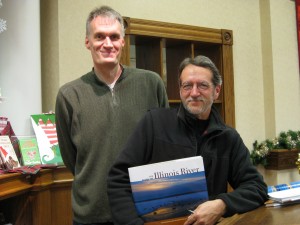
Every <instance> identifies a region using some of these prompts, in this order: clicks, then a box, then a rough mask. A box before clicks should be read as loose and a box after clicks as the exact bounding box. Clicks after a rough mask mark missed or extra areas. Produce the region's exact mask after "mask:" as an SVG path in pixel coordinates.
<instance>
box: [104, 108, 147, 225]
mask: <svg viewBox="0 0 300 225" xmlns="http://www.w3.org/2000/svg"><path fill="white" fill-rule="evenodd" d="M149 118H150V114H149V113H147V114H146V116H145V117H144V118H143V119H142V120H141V121H140V123H139V124H138V125H137V127H136V129H135V131H134V132H133V134H132V135H131V137H130V138H129V140H128V142H127V144H126V145H125V147H124V149H123V151H121V153H120V155H119V157H118V158H117V159H116V161H115V163H114V164H113V166H112V167H111V169H110V172H109V175H108V182H107V183H108V196H109V201H110V207H111V211H112V216H113V220H114V224H116V225H143V224H144V221H143V220H142V218H141V217H139V216H138V214H137V212H136V208H135V204H134V201H133V197H132V192H131V186H130V180H129V174H128V168H129V167H133V166H139V165H143V164H146V163H147V162H148V158H150V155H149V154H148V153H149V152H151V151H150V150H151V149H152V125H151V121H150V119H149Z"/></svg>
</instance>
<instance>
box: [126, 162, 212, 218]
mask: <svg viewBox="0 0 300 225" xmlns="http://www.w3.org/2000/svg"><path fill="white" fill-rule="evenodd" d="M128 171H129V178H130V184H131V190H132V195H133V200H134V203H135V206H136V210H137V213H138V215H139V216H140V217H142V218H143V220H144V221H145V222H151V221H157V220H164V219H171V218H177V217H182V216H186V215H189V214H190V213H191V212H190V210H194V209H195V208H196V207H197V206H198V205H199V204H201V203H203V202H205V201H207V200H208V192H207V184H206V177H205V170H204V165H203V158H202V157H201V156H195V157H189V158H183V159H177V160H170V161H165V162H160V163H153V164H148V165H142V166H137V167H131V168H129V169H128Z"/></svg>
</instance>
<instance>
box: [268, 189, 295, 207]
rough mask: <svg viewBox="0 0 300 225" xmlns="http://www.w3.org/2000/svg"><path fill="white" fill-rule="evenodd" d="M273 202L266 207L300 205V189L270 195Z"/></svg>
mask: <svg viewBox="0 0 300 225" xmlns="http://www.w3.org/2000/svg"><path fill="white" fill-rule="evenodd" d="M269 198H270V200H271V201H269V202H267V203H266V204H265V205H266V206H282V205H288V204H296V203H300V187H297V188H291V189H287V190H281V191H275V192H271V193H269Z"/></svg>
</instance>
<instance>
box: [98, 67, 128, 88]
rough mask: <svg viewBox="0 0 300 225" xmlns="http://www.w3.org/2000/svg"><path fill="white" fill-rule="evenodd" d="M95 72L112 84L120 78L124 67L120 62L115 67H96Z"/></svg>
mask: <svg viewBox="0 0 300 225" xmlns="http://www.w3.org/2000/svg"><path fill="white" fill-rule="evenodd" d="M94 72H95V74H96V75H97V77H98V78H99V79H100V80H102V81H103V82H105V83H106V84H112V83H114V82H115V81H116V80H117V79H119V77H120V75H121V73H122V67H121V65H120V64H118V65H117V66H115V67H113V68H111V67H103V66H101V67H100V68H96V67H94Z"/></svg>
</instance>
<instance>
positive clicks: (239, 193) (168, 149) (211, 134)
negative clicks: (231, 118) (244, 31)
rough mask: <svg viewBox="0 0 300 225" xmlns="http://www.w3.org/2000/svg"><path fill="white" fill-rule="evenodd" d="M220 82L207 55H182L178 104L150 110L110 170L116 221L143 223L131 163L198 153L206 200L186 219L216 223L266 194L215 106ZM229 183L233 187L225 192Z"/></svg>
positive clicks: (234, 133) (237, 138)
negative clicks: (201, 162) (135, 202)
mask: <svg viewBox="0 0 300 225" xmlns="http://www.w3.org/2000/svg"><path fill="white" fill-rule="evenodd" d="M221 85H222V78H221V76H220V74H219V71H218V69H217V68H216V66H215V65H214V64H213V63H212V61H211V60H210V59H209V58H207V57H205V56H197V57H196V58H194V59H191V58H186V59H185V60H183V61H182V63H181V64H180V67H179V86H180V98H181V102H182V103H181V105H180V107H179V109H178V110H176V109H154V110H150V111H148V112H147V114H146V115H145V117H144V118H143V119H142V120H141V121H140V123H139V124H138V126H137V128H136V130H135V132H134V133H133V135H132V136H131V138H130V139H129V140H128V142H127V144H126V146H125V148H124V149H123V151H122V152H121V154H120V155H119V157H118V159H117V160H116V162H115V163H114V165H113V167H112V168H111V170H110V173H109V177H108V194H109V198H110V205H111V209H112V215H113V220H114V223H115V224H118V225H125V224H128V225H129V224H130V225H140V224H144V221H143V220H142V218H140V217H139V216H138V214H137V212H136V210H135V205H134V202H133V199H132V193H131V187H130V181H129V175H128V168H129V167H133V166H139V165H145V164H149V163H156V162H162V161H168V160H173V159H179V158H185V157H192V156H196V155H201V156H202V157H203V161H204V168H205V176H206V180H207V189H208V194H209V201H206V202H204V203H202V204H200V205H199V206H198V207H197V208H196V209H195V210H194V213H193V214H192V215H190V216H189V217H188V218H187V220H186V222H185V224H184V225H190V224H195V225H196V224H197V225H198V224H215V223H216V222H217V221H218V220H219V219H220V218H221V217H222V216H223V217H227V216H232V215H233V214H235V213H244V212H247V211H250V210H253V209H255V208H257V207H259V206H260V205H262V204H263V203H264V202H265V201H266V200H267V186H266V184H265V183H264V181H263V178H262V176H261V175H260V174H259V173H258V171H257V170H256V168H255V167H254V166H253V165H252V163H251V161H250V157H249V150H248V149H247V147H246V146H245V145H244V143H243V140H242V138H241V137H240V135H239V134H238V132H237V131H236V130H235V129H233V128H231V127H228V126H227V125H225V124H224V122H223V121H222V119H221V117H220V115H219V113H218V112H217V110H216V108H215V107H214V106H213V102H214V100H216V99H217V98H218V96H219V94H220V90H221ZM228 183H229V184H230V185H231V187H232V188H233V189H234V191H232V192H229V193H227V184H228Z"/></svg>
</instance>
